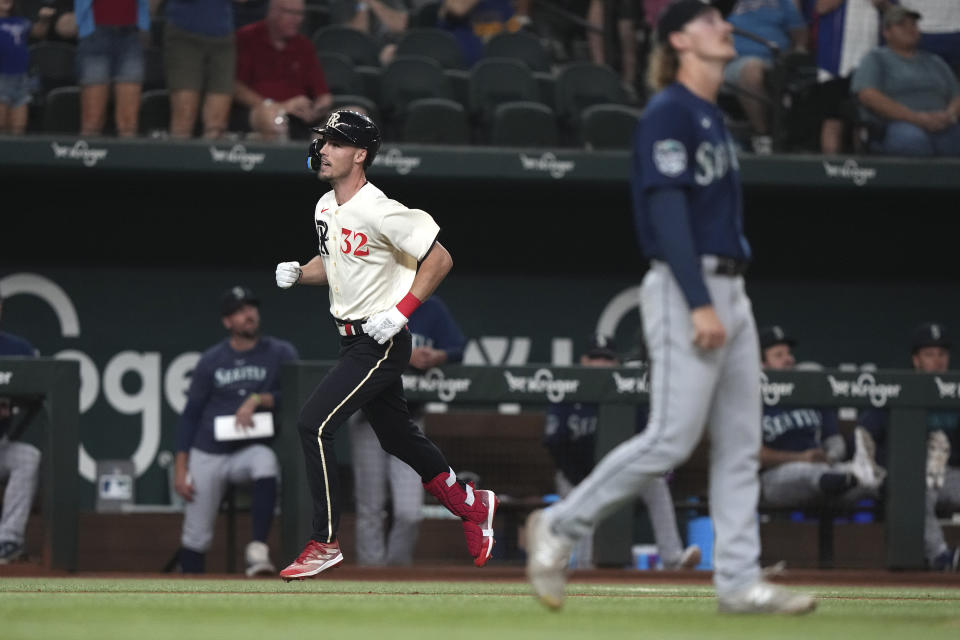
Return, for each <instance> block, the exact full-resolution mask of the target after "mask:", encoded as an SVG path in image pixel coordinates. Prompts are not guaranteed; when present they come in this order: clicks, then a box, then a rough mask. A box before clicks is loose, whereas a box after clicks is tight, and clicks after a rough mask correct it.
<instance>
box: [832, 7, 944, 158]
mask: <svg viewBox="0 0 960 640" xmlns="http://www.w3.org/2000/svg"><path fill="white" fill-rule="evenodd" d="M920 18H921V16H920V14H919V13H917V12H916V11H913V10H912V9H910V8H908V7H906V6H903V5H893V6H891V7H890V8H889V9H887V10H886V12H884V14H883V37H884V39H885V40H886V45H885V46H882V47H877V48H875V49H873V50H872V51H870V52H869V53H868V54H867V55H866V56H864V57H863V60H861V62H860V66H859V67H857V70H856V71H855V72H854V74H853V79H852V81H851V85H850V90H851V93H853V94H854V95H856V97H857V99H858V100H859V101H860V105H861V112H862V114H863V117H864V118H865V119H867V120H868V121H870V122H873V123H875V124H876V126H877V127H878V128H880V129H882V133H880V132H878V133H876V134H874V137H875V138H876V139H875V140H874V141H872V142H871V145H872V146H871V151H876V152H879V153H884V154H890V155H903V156H960V124H958V118H960V84H958V82H957V78H956V76H954V74H953V71H951V69H950V67H949V66H948V65H947V63H946V62H944V61H943V59H942V58H940V57H939V56H937V55H934V54H932V53H928V52H926V51H922V50H920V49H919V47H918V45H919V43H920V30H919V28H918V26H917V22H918V21H919V20H920Z"/></svg>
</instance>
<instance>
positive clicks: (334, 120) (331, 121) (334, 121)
mask: <svg viewBox="0 0 960 640" xmlns="http://www.w3.org/2000/svg"><path fill="white" fill-rule="evenodd" d="M339 124H340V113H339V112H337V111H334V112H333V113H331V114H330V117H329V118H327V126H328V127H333V128H334V129H336V128H337V125H339Z"/></svg>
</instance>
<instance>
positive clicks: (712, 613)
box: [0, 578, 960, 640]
mask: <svg viewBox="0 0 960 640" xmlns="http://www.w3.org/2000/svg"><path fill="white" fill-rule="evenodd" d="M796 588H798V589H801V590H804V591H809V592H813V593H816V594H817V595H818V596H819V597H820V604H819V608H818V610H817V611H816V612H815V613H813V614H812V615H809V616H804V617H791V618H786V617H773V616H730V615H720V614H717V613H716V603H715V600H714V598H713V591H712V589H711V588H709V587H707V586H703V585H677V586H671V585H664V584H653V585H644V584H627V585H624V584H615V585H614V584H611V585H603V584H578V583H572V584H571V585H570V586H569V589H568V594H569V597H568V601H567V604H566V607H565V608H564V610H563V611H562V612H560V613H554V612H549V611H546V610H545V609H543V608H542V607H541V606H540V604H539V603H537V602H536V601H535V600H534V599H533V598H532V597H531V596H530V595H529V592H528V590H527V585H526V584H523V583H520V582H501V583H494V582H490V583H485V582H372V581H366V582H360V581H324V580H312V581H305V582H292V583H289V584H285V583H283V582H281V581H279V580H276V581H274V580H254V581H243V580H202V579H163V580H144V579H142V580H134V579H125V578H124V579H120V578H117V579H108V578H95V579H91V578H3V579H0V638H2V639H3V640H20V639H33V638H37V639H39V638H43V639H49V638H55V639H57V640H64V639H69V640H72V639H75V638H76V639H83V638H90V639H96V640H103V639H105V638H127V639H130V640H150V639H153V638H176V639H177V640H188V639H194V638H198V639H209V640H214V639H220V638H223V639H229V640H242V639H246V638H250V639H255V640H273V639H275V638H326V639H331V640H346V639H348V638H349V639H355V638H361V639H365V638H378V639H379V638H384V639H388V640H428V639H432V638H443V639H445V640H447V639H450V640H458V639H472V638H476V639H478V640H509V639H512V638H530V639H538V638H543V639H544V640H585V639H592V638H598V639H604V640H605V639H607V638H651V639H662V638H696V639H697V640H703V639H706V638H709V639H711V640H714V639H722V638H736V639H737V640H755V639H756V640H760V639H766V638H776V639H777V640H781V639H790V638H797V639H802V640H812V639H813V638H817V639H821V638H841V639H843V640H859V639H861V638H862V639H863V640H882V639H884V638H890V639H894V638H896V639H897V640H935V639H939V638H945V639H946V638H950V639H951V640H956V639H957V638H960V589H947V588H922V587H910V588H886V587H872V588H863V587H838V586H822V587H818V586H804V587H796Z"/></svg>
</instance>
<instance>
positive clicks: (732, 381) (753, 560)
mask: <svg viewBox="0 0 960 640" xmlns="http://www.w3.org/2000/svg"><path fill="white" fill-rule="evenodd" d="M704 264H705V267H707V268H706V269H705V272H704V279H705V281H706V285H707V289H708V290H709V292H710V297H711V299H712V301H713V306H714V310H715V311H716V313H717V316H718V317H719V319H720V322H721V323H722V324H723V326H724V328H725V330H726V335H727V340H726V342H725V344H724V345H723V346H722V347H720V348H718V349H714V350H711V351H703V350H701V349H699V348H698V347H697V346H696V345H694V344H693V324H692V321H691V319H690V309H689V308H688V306H687V303H686V300H685V299H684V297H683V293H682V292H681V290H680V287H679V286H678V285H677V283H676V280H675V279H674V277H673V274H672V273H671V271H670V269H669V267H668V266H667V265H666V264H665V263H662V262H654V263H653V264H652V265H651V267H650V270H649V271H648V272H647V275H646V276H645V277H644V279H643V286H642V287H641V293H640V298H641V299H640V305H641V309H642V311H643V324H644V334H645V336H646V340H647V345H648V347H649V351H650V358H651V367H652V376H653V379H652V391H651V394H650V420H649V424H648V426H647V428H646V429H645V430H644V431H643V432H642V433H640V434H638V435H636V436H634V437H633V438H631V439H629V440H627V441H626V442H623V443H621V444H620V445H619V446H617V447H616V448H615V449H613V450H612V451H611V452H610V453H608V454H607V455H606V456H605V457H604V458H603V460H601V461H600V462H599V463H598V464H597V466H596V468H594V470H593V471H592V472H591V473H590V475H589V476H587V477H586V478H585V479H584V481H583V482H581V483H580V484H579V485H577V487H576V488H575V489H574V490H573V492H571V494H570V496H569V497H567V498H566V499H565V500H562V501H560V502H559V503H557V504H555V505H554V506H552V507H550V508H549V509H548V510H547V518H548V521H549V523H550V524H551V525H552V526H553V528H554V530H555V531H557V532H559V533H561V534H563V535H566V536H568V537H570V538H572V539H574V540H576V539H578V538H580V537H581V536H583V535H584V534H586V533H587V532H588V531H590V530H591V529H592V528H593V527H594V525H596V523H597V522H599V521H600V520H601V519H603V518H604V517H605V516H607V515H609V514H610V513H612V512H613V511H615V510H616V509H617V508H619V507H620V506H621V505H623V504H624V503H625V502H627V501H629V500H632V499H634V498H635V497H636V496H637V495H639V494H640V493H641V492H642V491H643V490H644V488H645V487H647V485H649V483H650V482H651V481H652V480H653V478H655V477H657V476H662V475H663V474H664V473H666V472H667V471H668V470H670V469H673V468H675V467H678V466H680V465H681V464H682V463H683V462H684V461H685V460H686V459H687V458H688V457H689V456H690V454H691V453H692V452H693V450H694V448H696V445H697V443H698V442H699V441H700V439H701V437H702V436H703V431H704V428H705V427H706V428H708V429H709V433H710V442H711V460H710V488H709V500H710V512H711V514H710V515H711V518H712V520H713V527H714V534H715V542H714V567H715V571H714V583H715V585H716V588H717V592H718V593H720V594H725V593H730V592H733V591H736V590H739V589H741V588H745V587H747V586H749V585H751V584H753V583H754V582H756V581H758V580H759V579H760V532H759V525H758V521H757V501H758V499H759V495H760V482H759V478H758V472H759V453H760V442H761V427H760V415H761V404H760V402H761V400H760V346H759V340H758V337H757V328H756V324H755V323H754V319H753V311H752V307H751V304H750V299H749V298H748V297H747V294H746V290H745V286H744V281H743V278H742V277H732V276H718V275H714V274H712V273H709V266H710V265H709V258H704Z"/></svg>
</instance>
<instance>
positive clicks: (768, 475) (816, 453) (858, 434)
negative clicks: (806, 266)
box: [759, 325, 886, 507]
mask: <svg viewBox="0 0 960 640" xmlns="http://www.w3.org/2000/svg"><path fill="white" fill-rule="evenodd" d="M759 335H760V348H761V361H762V364H763V368H764V369H765V370H766V371H789V370H792V369H793V368H794V364H795V362H796V360H795V359H794V356H793V348H794V347H795V346H796V345H797V341H796V340H795V339H794V338H793V337H791V336H790V335H789V334H788V333H787V332H786V331H785V330H784V329H783V327H780V326H778V325H773V326H768V327H763V328H761V329H760V330H759ZM762 427H763V445H762V447H761V449H760V468H761V471H760V492H761V500H762V502H763V503H765V504H768V505H771V506H777V507H808V506H815V505H819V504H823V503H832V502H839V503H842V504H853V503H855V502H856V501H857V500H860V499H862V498H876V497H877V489H878V488H879V487H880V484H881V483H882V482H883V478H884V476H885V475H886V472H885V471H884V470H883V469H881V468H880V467H879V466H878V465H877V464H876V461H875V460H874V457H873V443H872V439H871V438H870V434H869V433H868V432H867V431H866V430H865V429H862V428H857V429H856V430H855V432H854V442H855V449H854V455H853V458H852V460H850V461H849V462H844V458H845V457H846V450H847V447H846V444H845V443H844V439H843V436H842V435H841V434H840V431H839V428H838V426H837V414H836V412H835V411H833V410H827V409H817V408H811V407H783V406H780V405H774V406H768V405H766V404H765V405H764V407H763V422H762Z"/></svg>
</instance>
